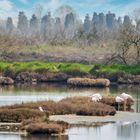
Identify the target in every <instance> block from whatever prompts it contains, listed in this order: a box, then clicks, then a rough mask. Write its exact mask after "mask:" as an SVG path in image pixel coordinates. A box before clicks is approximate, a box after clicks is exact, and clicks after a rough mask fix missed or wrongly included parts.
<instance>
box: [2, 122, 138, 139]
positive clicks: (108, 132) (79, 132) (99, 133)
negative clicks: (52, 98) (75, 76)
mask: <svg viewBox="0 0 140 140" xmlns="http://www.w3.org/2000/svg"><path fill="white" fill-rule="evenodd" d="M3 139H4V140H139V139H140V123H130V124H121V123H118V124H117V123H116V124H107V125H104V126H99V127H89V128H87V127H79V128H78V127H74V128H70V129H69V130H67V135H66V136H59V137H47V136H41V135H39V136H27V137H24V136H20V135H0V140H3Z"/></svg>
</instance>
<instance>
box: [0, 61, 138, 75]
mask: <svg viewBox="0 0 140 140" xmlns="http://www.w3.org/2000/svg"><path fill="white" fill-rule="evenodd" d="M25 71H29V72H38V73H40V72H46V71H48V72H64V73H70V72H71V73H73V72H75V71H76V72H77V73H78V72H79V73H91V74H120V73H123V74H126V75H128V74H133V75H138V74H140V65H133V66H128V65H84V64H79V63H54V62H47V63H45V62H38V61H33V62H13V63H7V62H0V72H2V73H5V74H7V73H8V74H9V73H12V75H15V74H17V73H19V72H25Z"/></svg>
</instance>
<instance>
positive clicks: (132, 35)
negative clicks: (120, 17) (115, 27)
mask: <svg viewBox="0 0 140 140" xmlns="http://www.w3.org/2000/svg"><path fill="white" fill-rule="evenodd" d="M117 56H118V57H119V58H120V59H121V60H122V61H123V63H125V64H132V63H133V64H134V63H135V64H139V63H140V35H139V34H138V33H137V30H136V27H135V26H133V25H129V24H128V25H125V26H124V25H123V26H122V27H121V29H120V32H119V35H118V41H117Z"/></svg>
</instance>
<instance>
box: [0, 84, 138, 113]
mask: <svg viewBox="0 0 140 140" xmlns="http://www.w3.org/2000/svg"><path fill="white" fill-rule="evenodd" d="M122 92H125V93H127V94H130V95H132V96H133V98H134V99H135V104H134V106H133V109H134V111H135V112H140V86H119V87H115V86H114V87H110V88H70V87H67V86H66V85H64V84H40V85H37V86H36V85H17V86H8V87H0V106H4V105H13V104H17V103H23V102H35V101H41V100H55V101H58V100H61V99H63V98H65V97H71V96H90V95H92V94H94V93H101V94H102V95H104V96H108V95H112V96H116V95H119V94H121V93H122Z"/></svg>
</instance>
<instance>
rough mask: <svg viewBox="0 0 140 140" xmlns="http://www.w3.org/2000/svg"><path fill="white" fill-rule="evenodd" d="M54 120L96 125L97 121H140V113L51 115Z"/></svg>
mask: <svg viewBox="0 0 140 140" xmlns="http://www.w3.org/2000/svg"><path fill="white" fill-rule="evenodd" d="M50 119H51V120H53V121H64V122H67V123H69V124H77V125H79V124H81V125H92V124H93V125H94V124H95V123H117V122H122V123H123V122H140V113H131V112H121V111H118V112H117V114H116V115H115V116H105V117H102V116H101V117H97V116H77V115H54V116H50Z"/></svg>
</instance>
